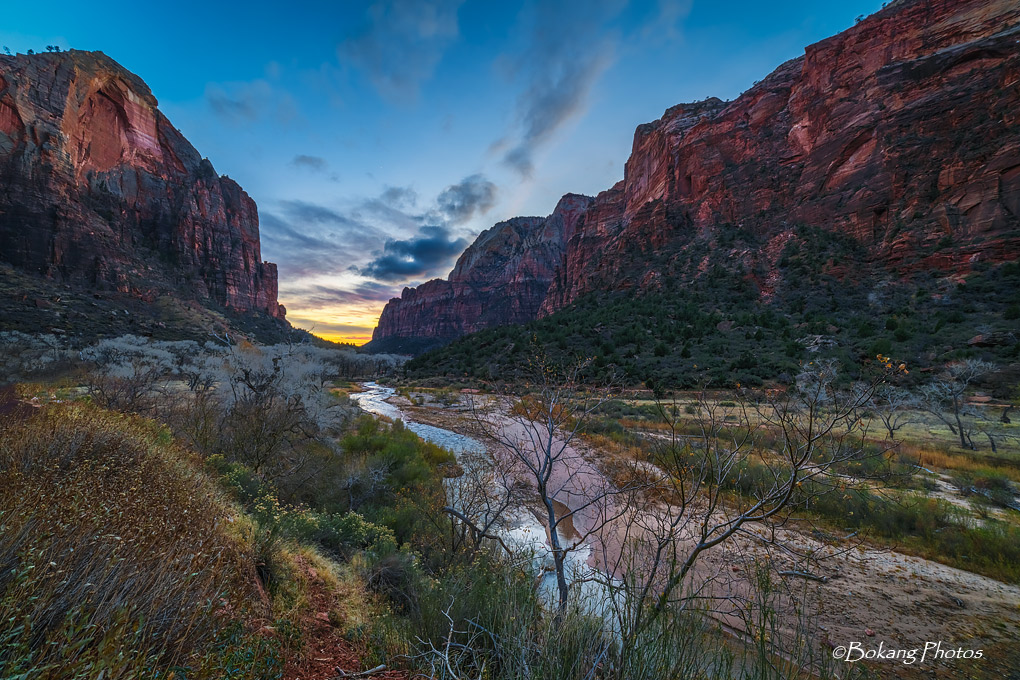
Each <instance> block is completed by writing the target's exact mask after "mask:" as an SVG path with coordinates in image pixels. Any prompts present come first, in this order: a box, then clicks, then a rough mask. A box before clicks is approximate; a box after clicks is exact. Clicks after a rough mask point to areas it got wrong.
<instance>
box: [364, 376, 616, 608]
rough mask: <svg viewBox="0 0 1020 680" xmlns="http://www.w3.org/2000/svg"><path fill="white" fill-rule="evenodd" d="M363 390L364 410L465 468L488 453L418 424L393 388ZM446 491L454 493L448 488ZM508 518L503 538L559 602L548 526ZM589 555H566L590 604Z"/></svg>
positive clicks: (527, 515) (521, 516)
mask: <svg viewBox="0 0 1020 680" xmlns="http://www.w3.org/2000/svg"><path fill="white" fill-rule="evenodd" d="M361 386H362V388H363V389H364V392H359V393H357V394H352V395H351V398H352V399H354V400H355V401H356V402H357V403H358V405H359V406H360V407H361V408H362V409H363V410H365V411H367V412H368V413H372V414H374V415H378V416H385V417H386V418H389V419H391V420H397V419H399V420H401V421H402V422H403V423H404V426H405V427H407V429H409V430H411V431H412V432H414V433H415V434H417V435H418V436H419V437H421V438H422V439H424V440H425V441H427V442H431V443H433V444H437V445H439V446H442V447H443V448H445V449H447V450H449V451H451V452H452V453H453V454H454V455H455V456H457V459H458V462H460V463H461V464H462V465H464V464H470V463H468V462H467V461H468V460H469V459H470V457H471V456H472V455H479V454H482V455H484V454H485V453H486V448H485V445H484V444H482V443H481V442H480V441H478V440H477V439H474V438H472V437H469V436H467V435H463V434H460V433H458V432H453V431H452V430H447V429H445V428H442V427H436V426H434V425H427V424H425V423H419V422H416V421H415V420H414V419H413V418H412V417H411V416H410V414H408V413H407V412H405V411H403V410H402V409H401V408H400V407H399V406H397V405H395V404H393V403H391V401H390V400H391V399H392V398H393V397H394V396H396V390H395V389H394V388H392V387H386V386H385V385H379V384H378V383H374V382H365V383H361ZM447 488H448V489H450V490H452V489H451V487H449V486H448V487H447ZM450 502H451V503H452V504H453V505H456V502H455V500H453V499H451V501H450ZM509 515H510V518H509V519H510V521H509V523H508V526H507V527H506V528H505V529H504V530H503V531H502V532H501V534H500V538H502V539H503V542H504V543H506V544H507V545H508V546H509V547H511V548H512V549H514V550H515V551H519V552H520V553H522V554H527V553H530V554H531V555H533V559H534V564H535V568H536V569H537V570H539V571H541V572H542V580H541V586H540V588H541V591H542V593H543V595H544V596H545V597H546V598H547V599H548V601H549V602H554V601H555V599H556V576H555V574H554V573H553V572H552V570H551V566H552V562H553V560H552V554H551V552H550V549H549V541H548V534H547V532H546V528H545V526H544V525H543V524H542V523H541V522H539V521H538V519H537V518H536V517H535V515H534V514H533V513H532V512H531V511H530V510H529V509H528V508H526V507H518V508H513V509H511V510H510V512H509ZM560 538H561V541H563V542H564V543H569V542H571V537H570V536H564V535H562V533H561V535H560ZM590 554H591V548H590V546H588V545H581V546H578V547H577V548H575V549H574V550H572V551H571V552H569V553H567V557H566V560H567V569H568V577H570V578H571V580H572V581H574V582H580V583H581V585H582V590H583V591H586V592H583V593H582V595H583V596H584V597H583V599H584V600H585V601H587V602H590V603H591V602H597V601H598V600H599V598H598V597H589V596H590V595H596V593H595V592H594V591H595V590H596V589H599V587H598V585H597V583H596V582H595V581H593V580H591V579H590V578H586V577H587V576H590V575H591V574H592V568H591V567H590V566H588V564H587V562H588V558H589V556H590ZM598 594H602V593H598ZM589 606H590V607H591V608H592V609H601V607H599V606H591V605H589ZM603 606H604V604H603Z"/></svg>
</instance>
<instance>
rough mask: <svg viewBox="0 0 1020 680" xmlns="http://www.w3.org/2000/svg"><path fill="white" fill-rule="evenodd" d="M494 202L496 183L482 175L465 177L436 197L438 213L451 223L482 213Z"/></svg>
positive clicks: (462, 221)
mask: <svg viewBox="0 0 1020 680" xmlns="http://www.w3.org/2000/svg"><path fill="white" fill-rule="evenodd" d="M495 203H496V185H495V184H493V183H492V182H490V181H489V180H487V179H486V178H485V177H483V176H482V175H471V176H470V177H465V178H464V179H463V180H461V181H460V182H458V183H457V184H451V185H450V186H448V187H446V188H445V189H443V191H442V192H441V193H440V194H439V196H438V197H436V204H437V207H438V211H439V213H440V214H441V215H442V216H443V217H444V218H445V219H446V220H447V221H448V222H450V223H451V224H463V223H464V222H467V221H468V220H470V219H471V218H472V217H474V216H475V214H476V213H477V214H479V215H484V214H485V213H487V212H488V211H489V209H491V208H492V206H493V205H495Z"/></svg>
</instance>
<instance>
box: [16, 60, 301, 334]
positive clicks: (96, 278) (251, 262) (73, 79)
mask: <svg viewBox="0 0 1020 680" xmlns="http://www.w3.org/2000/svg"><path fill="white" fill-rule="evenodd" d="M0 260H2V261H5V262H7V263H9V264H12V265H14V266H15V267H18V268H20V269H24V270H26V271H30V272H33V273H37V274H40V275H43V276H45V277H49V278H51V279H55V280H57V281H60V282H63V283H68V284H78V285H82V286H88V287H90V288H92V289H97V290H104V289H105V290H116V291H119V292H121V293H127V294H131V295H135V296H139V297H142V298H145V299H152V298H154V297H155V296H157V295H159V294H161V293H165V292H172V293H173V294H175V295H179V296H182V297H184V298H186V299H196V300H199V301H202V302H205V303H212V304H214V305H216V306H219V307H222V308H226V309H228V310H232V311H235V312H241V313H248V312H262V313H265V314H268V315H270V316H273V317H277V318H283V314H284V310H283V308H282V307H281V306H280V305H279V304H278V302H277V273H276V265H274V264H271V263H268V262H263V261H262V258H261V253H260V244H259V225H258V211H257V209H256V206H255V202H254V201H252V199H251V198H250V197H249V196H248V195H247V194H246V193H245V192H244V191H243V190H242V189H241V188H240V187H239V186H238V185H237V184H236V183H235V182H234V181H232V180H231V179H229V178H227V177H220V176H218V175H217V174H216V172H215V171H214V170H213V167H212V165H211V164H210V163H209V161H208V160H204V159H203V158H202V157H201V156H200V155H199V154H198V152H197V151H196V150H195V148H194V147H193V146H192V145H191V144H190V143H189V142H188V141H187V140H186V139H184V137H183V136H182V135H181V133H180V132H179V131H178V130H177V129H176V128H174V127H173V125H171V124H170V122H169V121H168V120H167V119H166V117H165V116H164V115H163V114H162V113H160V111H159V110H158V109H157V105H156V99H155V98H154V97H153V96H152V93H151V92H150V91H149V88H148V87H147V86H146V85H145V83H143V82H142V81H141V80H140V79H139V78H137V77H136V76H134V75H133V74H131V73H130V72H128V71H127V70H125V69H124V68H123V67H121V66H120V65H119V64H117V63H116V62H114V61H113V60H112V59H110V58H109V57H107V56H106V55H104V54H102V53H101V52H80V51H71V52H63V53H53V54H50V53H47V54H38V55H30V56H26V55H19V56H17V57H0Z"/></svg>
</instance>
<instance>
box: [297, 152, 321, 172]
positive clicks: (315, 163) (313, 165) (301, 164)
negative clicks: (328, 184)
mask: <svg viewBox="0 0 1020 680" xmlns="http://www.w3.org/2000/svg"><path fill="white" fill-rule="evenodd" d="M290 164H291V165H293V166H294V167H297V168H304V169H306V170H312V171H314V172H325V171H326V170H327V169H328V168H329V163H327V162H326V159H325V158H322V157H321V156H306V155H305V154H298V155H297V156H294V158H293V159H292V160H291V162H290Z"/></svg>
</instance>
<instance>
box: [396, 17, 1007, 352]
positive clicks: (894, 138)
mask: <svg viewBox="0 0 1020 680" xmlns="http://www.w3.org/2000/svg"><path fill="white" fill-rule="evenodd" d="M511 222H512V221H511ZM503 224H509V223H503ZM798 224H804V225H811V226H815V227H821V228H823V229H827V230H832V231H838V232H841V233H843V234H848V235H851V236H853V237H854V238H855V239H857V240H858V241H859V242H860V243H861V244H862V245H863V246H864V247H865V248H866V249H867V252H868V253H869V258H870V260H871V262H872V263H873V264H874V265H875V266H876V267H878V268H881V269H885V270H887V271H889V272H891V273H892V274H894V275H895V274H899V275H904V274H909V273H911V272H914V271H919V270H938V271H941V272H946V273H965V272H966V271H967V270H968V269H969V268H970V267H971V266H972V265H973V264H974V263H975V262H979V261H984V262H997V261H1004V260H1013V259H1016V258H1017V256H1018V254H1020V4H1017V3H1016V2H1015V0H900V1H898V2H893V3H891V4H890V5H889V6H888V7H887V8H885V9H883V10H882V11H880V12H878V13H876V14H874V15H872V16H871V17H869V18H867V19H865V20H864V21H862V22H860V23H858V24H857V25H855V26H854V27H853V28H850V29H848V30H846V31H844V32H843V33H840V34H838V35H836V36H833V37H832V38H829V39H827V40H823V41H822V42H819V43H817V44H815V45H812V46H810V47H808V48H807V49H806V50H805V54H804V56H802V57H800V58H798V59H794V60H791V61H789V62H787V63H786V64H783V65H782V66H780V67H779V68H778V69H776V70H775V71H774V72H773V73H772V74H771V75H769V76H768V77H767V78H765V79H764V80H763V81H761V82H760V83H758V84H756V85H755V86H754V87H752V88H751V89H749V90H747V91H746V92H745V93H744V94H742V95H741V96H740V97H738V98H737V99H736V100H734V101H732V102H723V101H720V100H718V99H709V100H706V101H702V102H698V103H693V104H681V105H679V106H675V107H673V108H671V109H669V110H667V111H666V113H665V114H664V115H663V117H662V118H661V119H659V120H657V121H655V122H653V123H648V124H645V125H641V126H639V127H638V129H637V131H636V132H635V135H634V144H633V150H632V153H631V156H630V159H629V160H628V161H627V164H626V167H625V173H624V179H623V180H622V181H621V182H619V183H618V184H617V185H616V186H614V187H612V188H611V189H609V190H608V191H605V192H602V193H601V194H599V195H598V197H596V198H595V199H594V201H592V202H591V204H590V205H589V206H588V207H587V209H586V210H585V212H584V213H583V214H581V215H580V216H579V217H578V219H577V223H576V226H575V227H574V229H573V232H574V233H573V235H572V236H569V237H568V242H567V246H566V248H565V249H564V250H563V254H562V259H561V260H560V261H559V262H558V263H557V264H556V265H554V269H555V272H554V273H553V275H552V281H551V284H550V285H549V287H548V290H547V292H546V293H545V297H544V299H543V300H542V301H541V302H540V303H539V304H538V307H537V309H538V310H539V311H538V314H539V315H545V314H549V313H551V312H553V311H555V310H557V309H559V308H561V307H563V306H565V305H568V304H570V303H571V302H573V301H574V300H576V299H577V298H578V297H579V296H581V295H583V294H585V293H588V292H591V291H595V290H612V289H626V288H642V287H647V286H651V285H656V280H657V272H655V271H653V268H652V267H650V266H648V265H646V264H643V263H644V262H647V261H651V260H653V259H654V258H653V256H655V257H661V256H662V254H663V253H667V254H670V253H677V252H680V251H682V250H683V249H684V248H686V247H688V246H689V245H692V244H698V245H699V246H704V245H705V244H707V245H708V246H709V247H713V244H715V243H716V240H717V238H718V237H719V236H720V235H723V233H724V232H725V231H726V230H730V229H740V230H744V231H746V232H750V233H752V234H754V235H755V237H756V238H757V239H758V240H759V241H760V242H761V243H763V244H765V245H764V247H762V248H761V249H760V251H758V252H746V251H744V252H734V253H732V254H731V255H730V257H732V258H741V259H743V260H745V261H746V264H747V270H748V271H763V272H764V275H762V276H760V277H759V278H756V282H757V283H758V285H759V286H760V288H761V291H762V296H763V300H766V301H767V300H768V299H769V296H770V295H771V291H772V290H773V289H775V288H776V287H777V286H780V285H782V281H781V280H780V278H781V275H780V274H779V272H778V270H777V268H776V261H777V259H778V258H779V254H780V253H781V252H782V249H783V247H784V246H785V244H786V243H788V242H789V241H790V240H791V239H792V238H794V233H795V229H794V228H795V227H796V226H797V225H798ZM496 228H497V229H498V228H499V225H497V227H496ZM490 232H491V230H490ZM490 232H486V233H485V234H483V235H482V236H481V237H479V241H478V242H476V244H475V246H472V249H473V248H475V247H476V246H479V244H480V243H481V242H482V241H484V240H486V239H489V240H490V241H491V239H492V238H493V236H492V234H491V233H490ZM938 244H943V245H938ZM946 244H948V245H946ZM937 246H938V247H937ZM470 250H471V249H469V252H470ZM549 252H550V254H551V251H549ZM465 256H467V253H465ZM543 261H544V260H543ZM491 262H492V263H491V265H488V266H486V267H484V268H479V269H478V270H477V271H478V276H476V277H475V278H474V279H472V286H473V289H479V290H483V289H486V288H487V287H488V286H490V285H493V282H495V281H497V280H500V276H502V275H503V274H502V272H501V270H500V268H499V266H498V262H499V260H498V259H493V260H492V261H491ZM545 266H547V267H548V266H549V265H545ZM456 271H458V270H455V272H456ZM694 274H695V275H696V274H697V273H696V272H695V273H694ZM485 277H490V278H489V279H486V278H485ZM426 286H427V287H428V289H427V290H428V291H429V296H426V295H425V294H424V291H423V289H426ZM456 289H457V284H455V283H454V280H453V278H451V281H450V282H441V281H440V282H430V283H428V284H425V285H424V286H421V287H419V288H418V290H417V291H409V292H406V293H405V295H404V296H403V297H402V298H401V299H400V300H395V301H393V302H391V303H390V304H389V305H388V306H387V308H386V310H385V311H384V312H383V316H382V318H381V319H380V323H379V328H378V329H377V330H376V337H385V336H386V335H388V334H402V335H416V334H417V335H422V336H431V335H432V334H433V333H436V332H438V331H440V330H441V332H442V333H444V334H449V335H452V334H455V333H463V332H469V331H470V330H474V329H477V328H478V327H480V325H483V326H484V325H487V324H489V323H492V322H494V321H496V322H499V323H509V322H515V321H517V320H518V319H519V318H522V317H523V316H526V314H525V312H527V311H528V310H532V309H535V304H534V302H533V299H532V298H530V297H529V299H528V302H527V304H526V305H519V307H520V310H519V311H520V312H521V314H520V315H519V316H513V315H510V314H500V315H493V316H490V317H484V316H482V315H479V314H478V313H477V310H474V311H471V312H469V313H467V314H466V315H464V314H463V312H462V311H461V310H459V309H457V308H456V306H455V305H450V304H447V303H446V300H447V299H448V298H449V299H451V300H452V299H461V300H465V299H469V298H468V297H466V294H465V292H464V291H463V290H462V291H461V292H460V293H456V292H454V291H455V290H456ZM440 290H441V291H444V292H443V293H442V295H432V291H435V292H436V293H438V292H439V291H440ZM537 290H538V288H536V291H537ZM536 291H529V295H531V294H534V293H535V292H536ZM430 296H431V297H430ZM443 296H448V298H447V297H443ZM440 299H441V300H443V304H434V303H435V302H436V300H440ZM470 299H473V298H470ZM503 304H504V305H505V306H513V304H514V303H512V302H510V301H506V302H504V303H503ZM408 306H414V307H415V311H414V312H413V313H409V311H408ZM432 310H435V311H432ZM440 318H441V319H442V321H440V320H439V319H440ZM465 322H466V323H465Z"/></svg>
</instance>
